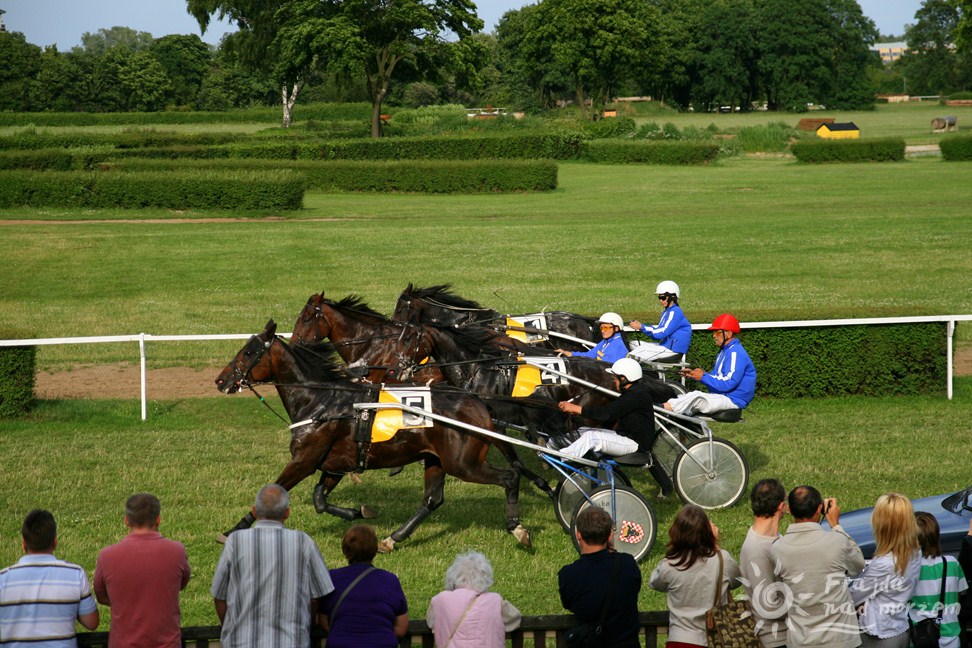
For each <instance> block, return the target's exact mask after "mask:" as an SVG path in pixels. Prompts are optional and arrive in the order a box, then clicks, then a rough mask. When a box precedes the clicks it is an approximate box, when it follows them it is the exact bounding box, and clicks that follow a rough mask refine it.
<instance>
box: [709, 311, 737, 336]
mask: <svg viewBox="0 0 972 648" xmlns="http://www.w3.org/2000/svg"><path fill="white" fill-rule="evenodd" d="M709 330H710V331H731V332H733V333H738V332H739V320H737V319H736V318H735V317H733V316H732V315H730V314H729V313H723V314H722V315H720V316H719V317H717V318H715V319H714V320H712V326H710V327H709Z"/></svg>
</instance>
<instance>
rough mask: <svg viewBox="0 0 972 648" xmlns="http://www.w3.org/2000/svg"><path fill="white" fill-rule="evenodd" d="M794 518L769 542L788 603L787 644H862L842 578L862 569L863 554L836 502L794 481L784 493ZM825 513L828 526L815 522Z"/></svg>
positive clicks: (845, 647) (840, 647) (836, 647)
mask: <svg viewBox="0 0 972 648" xmlns="http://www.w3.org/2000/svg"><path fill="white" fill-rule="evenodd" d="M787 506H789V508H790V514H791V515H793V522H792V523H791V524H790V526H789V527H787V529H786V533H785V534H783V537H782V538H780V539H779V540H778V541H777V542H776V543H775V544H774V545H773V557H774V558H775V559H776V562H777V566H778V569H779V576H780V580H782V581H783V583H784V584H785V585H786V586H787V587H788V588H789V590H790V592H791V594H792V597H793V603H792V605H793V607H792V608H791V610H790V613H789V616H788V626H787V630H788V631H787V638H786V645H787V646H788V647H789V648H802V647H803V646H827V647H828V648H856V647H857V646H860V645H861V634H860V628H859V627H858V625H857V614H856V612H855V610H854V602H853V601H852V600H851V596H850V591H849V590H848V588H847V577H848V576H850V577H851V578H854V577H856V576H857V575H858V574H860V573H861V570H862V569H864V554H862V553H861V548H860V547H858V546H857V544H856V543H855V542H854V540H853V539H851V537H850V536H849V535H847V532H846V531H844V529H843V528H841V526H840V507H839V506H837V500H836V499H833V498H829V499H826V500H825V499H823V498H822V497H821V496H820V491H818V490H817V489H816V488H814V487H813V486H797V487H796V488H794V489H793V490H792V491H790V494H789V496H788V497H787ZM822 516H825V517H826V519H827V522H828V523H829V524H830V530H829V531H827V530H825V529H823V528H822V527H821V526H820V519H821V517H822Z"/></svg>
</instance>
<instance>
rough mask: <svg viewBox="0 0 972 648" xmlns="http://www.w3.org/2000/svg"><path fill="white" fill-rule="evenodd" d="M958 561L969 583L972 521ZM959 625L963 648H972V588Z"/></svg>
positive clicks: (968, 590) (963, 604) (960, 615)
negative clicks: (970, 634) (970, 629)
mask: <svg viewBox="0 0 972 648" xmlns="http://www.w3.org/2000/svg"><path fill="white" fill-rule="evenodd" d="M958 560H959V564H960V565H961V566H962V571H963V572H964V573H965V579H966V581H968V579H969V578H972V521H970V522H969V532H968V533H967V534H966V535H965V537H964V538H962V548H961V549H960V550H959V556H958ZM959 625H960V627H961V628H962V634H961V639H962V648H972V641H969V628H970V627H972V588H969V589H967V590H966V591H965V597H964V598H963V601H962V609H961V611H960V612H959Z"/></svg>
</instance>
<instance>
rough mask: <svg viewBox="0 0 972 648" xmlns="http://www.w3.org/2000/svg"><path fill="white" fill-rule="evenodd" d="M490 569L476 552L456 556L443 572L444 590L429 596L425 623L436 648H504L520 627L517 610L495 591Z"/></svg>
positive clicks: (491, 569)
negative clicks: (510, 636)
mask: <svg viewBox="0 0 972 648" xmlns="http://www.w3.org/2000/svg"><path fill="white" fill-rule="evenodd" d="M492 584H493V567H492V565H490V563H489V559H488V558H486V556H484V555H483V554H481V553H479V552H478V551H470V552H468V553H464V554H459V556H457V557H456V559H455V560H454V561H453V562H452V566H450V567H449V569H448V570H447V571H446V575H445V590H444V591H442V592H439V593H438V594H436V595H435V596H433V597H432V602H431V603H430V604H429V611H428V614H427V615H426V617H425V621H426V623H428V624H429V627H430V628H432V633H433V634H434V635H435V645H436V646H438V648H504V646H506V633H507V632H510V631H512V630H515V629H516V628H518V627H519V626H520V611H519V610H517V609H516V608H515V607H514V606H513V604H511V603H510V602H509V601H507V600H505V599H504V598H503V597H502V596H500V595H499V594H497V593H495V592H490V591H488V590H489V588H490V586H492Z"/></svg>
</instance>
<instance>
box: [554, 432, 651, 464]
mask: <svg viewBox="0 0 972 648" xmlns="http://www.w3.org/2000/svg"><path fill="white" fill-rule="evenodd" d="M577 431H578V432H580V433H581V436H580V438H579V439H577V440H576V441H574V442H573V443H571V444H570V445H569V446H567V447H566V448H564V449H563V450H561V452H563V453H564V454H569V455H571V456H574V457H583V456H584V455H586V454H587V453H588V452H590V451H591V450H594V451H595V452H603V453H604V454H609V455H611V456H614V457H620V456H621V455H626V454H631V453H632V452H638V442H637V441H635V440H634V439H629V438H628V437H624V436H621V435H620V434H618V433H617V432H614V431H613V430H605V429H602V428H592V427H582V428H578V429H577Z"/></svg>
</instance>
